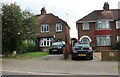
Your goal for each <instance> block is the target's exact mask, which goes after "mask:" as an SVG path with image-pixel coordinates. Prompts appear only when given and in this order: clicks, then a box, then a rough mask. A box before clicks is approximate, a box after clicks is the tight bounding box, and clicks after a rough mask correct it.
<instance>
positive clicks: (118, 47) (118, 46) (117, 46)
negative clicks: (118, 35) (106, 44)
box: [112, 40, 120, 50]
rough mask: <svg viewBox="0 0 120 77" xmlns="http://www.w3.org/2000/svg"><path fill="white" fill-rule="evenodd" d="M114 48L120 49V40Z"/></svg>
mask: <svg viewBox="0 0 120 77" xmlns="http://www.w3.org/2000/svg"><path fill="white" fill-rule="evenodd" d="M112 50H120V40H119V41H118V42H117V43H116V44H115V45H113V46H112Z"/></svg>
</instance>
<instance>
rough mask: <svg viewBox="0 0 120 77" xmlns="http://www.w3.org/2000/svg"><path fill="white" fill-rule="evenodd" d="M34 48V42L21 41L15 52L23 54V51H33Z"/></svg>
mask: <svg viewBox="0 0 120 77" xmlns="http://www.w3.org/2000/svg"><path fill="white" fill-rule="evenodd" d="M35 50H36V44H35V43H31V42H26V41H23V42H22V43H21V45H19V49H18V50H17V53H18V54H23V53H27V52H33V51H35Z"/></svg>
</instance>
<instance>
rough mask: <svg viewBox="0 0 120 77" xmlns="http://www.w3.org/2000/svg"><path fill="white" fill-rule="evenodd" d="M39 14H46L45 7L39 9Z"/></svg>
mask: <svg viewBox="0 0 120 77" xmlns="http://www.w3.org/2000/svg"><path fill="white" fill-rule="evenodd" d="M41 14H42V15H45V14H46V10H45V7H43V8H42V9H41Z"/></svg>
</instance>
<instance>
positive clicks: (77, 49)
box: [71, 43, 93, 60]
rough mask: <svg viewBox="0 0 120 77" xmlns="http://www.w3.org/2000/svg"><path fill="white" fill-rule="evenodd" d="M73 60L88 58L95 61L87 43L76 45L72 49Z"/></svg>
mask: <svg viewBox="0 0 120 77" xmlns="http://www.w3.org/2000/svg"><path fill="white" fill-rule="evenodd" d="M71 58H72V60H74V59H81V58H86V59H89V60H92V59H93V50H92V47H90V45H89V44H87V43H76V44H75V45H74V47H73V49H72V54H71Z"/></svg>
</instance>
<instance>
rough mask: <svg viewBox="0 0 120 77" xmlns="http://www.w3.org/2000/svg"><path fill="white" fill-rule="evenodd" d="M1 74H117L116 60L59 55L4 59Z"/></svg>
mask: <svg viewBox="0 0 120 77" xmlns="http://www.w3.org/2000/svg"><path fill="white" fill-rule="evenodd" d="M2 67H3V68H2V69H3V75H21V74H22V75H62V76H63V75H118V62H113V61H111V62H110V61H100V60H99V59H97V58H95V57H94V60H80V61H72V60H70V59H67V60H63V57H62V56H61V55H54V56H52V55H49V56H46V57H41V58H35V59H29V60H19V59H4V60H3V66H2Z"/></svg>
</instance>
